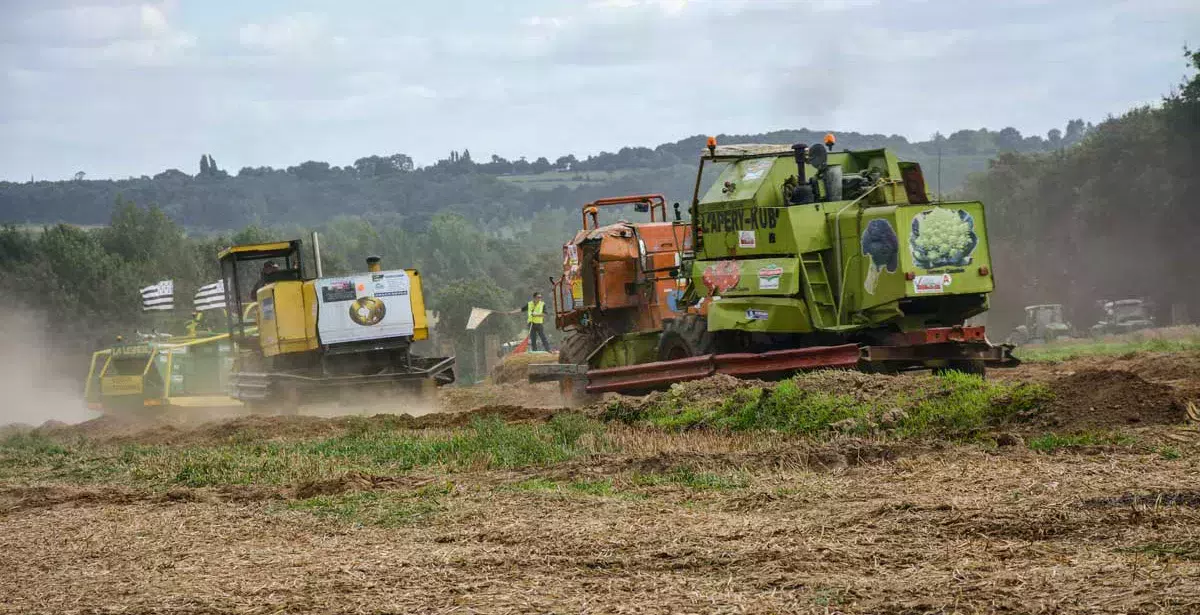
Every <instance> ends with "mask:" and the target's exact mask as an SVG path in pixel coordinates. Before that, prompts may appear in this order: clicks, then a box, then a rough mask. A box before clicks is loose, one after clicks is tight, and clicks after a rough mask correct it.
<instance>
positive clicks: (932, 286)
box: [913, 273, 953, 295]
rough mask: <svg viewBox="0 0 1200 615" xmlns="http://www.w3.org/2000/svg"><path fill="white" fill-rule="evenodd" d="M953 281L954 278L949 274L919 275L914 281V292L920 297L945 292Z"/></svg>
mask: <svg viewBox="0 0 1200 615" xmlns="http://www.w3.org/2000/svg"><path fill="white" fill-rule="evenodd" d="M952 281H953V278H951V277H950V274H948V273H945V274H942V275H919V276H917V277H916V278H915V279H913V292H914V293H916V294H918V295H928V294H932V293H941V292H945V291H946V287H947V286H950V283H951V282H952Z"/></svg>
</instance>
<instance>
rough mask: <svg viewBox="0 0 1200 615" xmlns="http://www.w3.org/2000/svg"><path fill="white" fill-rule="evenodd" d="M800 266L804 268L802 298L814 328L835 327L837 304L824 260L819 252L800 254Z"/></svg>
mask: <svg viewBox="0 0 1200 615" xmlns="http://www.w3.org/2000/svg"><path fill="white" fill-rule="evenodd" d="M800 268H801V269H803V270H804V278H803V279H804V298H805V300H807V301H808V306H809V310H808V313H809V314H810V315H811V317H812V320H813V328H815V329H833V328H835V327H837V324H838V322H837V304H836V303H835V302H834V297H833V287H832V286H831V285H830V284H829V276H828V275H826V273H825V260H824V259H823V258H821V253H820V252H806V253H802V254H801V255H800Z"/></svg>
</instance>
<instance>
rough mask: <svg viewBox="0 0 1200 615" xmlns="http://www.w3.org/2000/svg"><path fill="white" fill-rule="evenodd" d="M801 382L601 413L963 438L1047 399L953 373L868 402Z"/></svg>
mask: <svg viewBox="0 0 1200 615" xmlns="http://www.w3.org/2000/svg"><path fill="white" fill-rule="evenodd" d="M803 382H804V381H803V380H802V379H800V378H794V379H791V380H785V381H783V382H780V383H779V384H777V385H775V386H773V387H770V386H768V387H747V388H743V389H737V390H736V391H734V392H733V394H732V395H730V396H728V397H726V398H724V399H719V400H709V401H700V402H697V401H694V400H689V399H687V398H685V397H684V393H681V392H680V391H678V390H674V389H673V390H672V391H669V392H667V393H666V394H664V395H662V396H660V397H658V398H657V399H655V400H654V401H652V402H649V403H645V404H639V403H638V402H635V401H630V400H626V399H618V400H614V401H612V402H610V404H609V406H608V407H607V409H606V410H607V412H606V416H607V417H608V418H609V419H616V420H622V421H625V422H628V423H633V424H642V425H649V426H654V427H658V428H661V429H669V430H684V429H699V428H704V429H713V430H717V431H774V432H781V433H789V434H802V435H810V436H819V435H823V434H828V433H832V432H838V433H852V434H868V433H872V434H873V433H881V432H889V433H893V434H895V435H897V436H900V437H947V438H960V437H967V436H971V435H973V434H975V433H976V432H978V431H980V430H982V429H986V428H988V427H992V426H997V425H1001V424H1004V423H1006V422H1009V421H1011V420H1013V419H1014V418H1015V417H1017V416H1020V415H1025V414H1031V413H1035V412H1036V411H1037V410H1038V409H1039V408H1041V407H1042V406H1043V405H1044V404H1045V403H1046V402H1048V401H1049V400H1050V399H1051V394H1050V392H1049V390H1048V389H1047V388H1046V387H1044V386H1042V385H1038V384H1031V383H1020V384H1010V383H999V382H989V381H986V380H984V379H982V378H980V377H978V376H974V375H969V374H962V373H958V372H950V373H947V374H944V375H941V376H937V377H931V378H924V379H914V380H913V381H912V382H913V386H912V388H910V389H904V390H898V391H897V392H894V393H891V394H889V395H885V396H883V397H880V398H878V399H874V400H871V401H862V400H859V399H856V398H855V397H854V396H852V395H850V394H843V393H831V392H827V391H821V390H809V389H806V388H804V386H803Z"/></svg>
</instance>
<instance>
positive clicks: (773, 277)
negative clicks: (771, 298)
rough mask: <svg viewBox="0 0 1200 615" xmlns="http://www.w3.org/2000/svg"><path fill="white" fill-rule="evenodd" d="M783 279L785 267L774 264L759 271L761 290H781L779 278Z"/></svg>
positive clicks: (759, 287) (759, 286)
mask: <svg viewBox="0 0 1200 615" xmlns="http://www.w3.org/2000/svg"><path fill="white" fill-rule="evenodd" d="M781 277H783V267H780V266H779V265H776V264H774V263H772V264H770V265H767V266H766V267H763V268H761V269H759V270H758V289H759V290H779V278H781Z"/></svg>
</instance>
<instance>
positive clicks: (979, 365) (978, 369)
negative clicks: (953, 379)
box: [933, 359, 987, 378]
mask: <svg viewBox="0 0 1200 615" xmlns="http://www.w3.org/2000/svg"><path fill="white" fill-rule="evenodd" d="M946 372H962V373H964V374H971V375H973V376H979V377H980V378H987V364H986V363H984V362H983V361H981V360H979V359H956V360H953V361H950V363H949V365H947V366H946V367H938V368H934V370H933V373H934V374H944V373H946Z"/></svg>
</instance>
